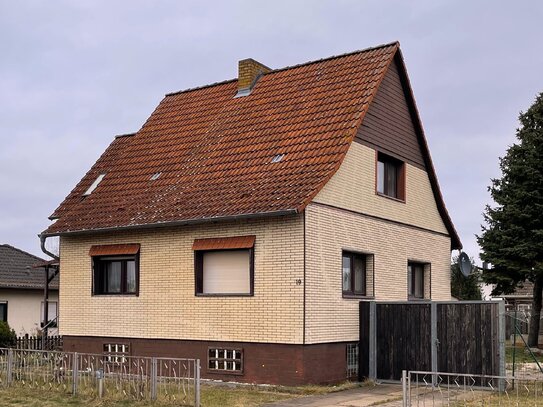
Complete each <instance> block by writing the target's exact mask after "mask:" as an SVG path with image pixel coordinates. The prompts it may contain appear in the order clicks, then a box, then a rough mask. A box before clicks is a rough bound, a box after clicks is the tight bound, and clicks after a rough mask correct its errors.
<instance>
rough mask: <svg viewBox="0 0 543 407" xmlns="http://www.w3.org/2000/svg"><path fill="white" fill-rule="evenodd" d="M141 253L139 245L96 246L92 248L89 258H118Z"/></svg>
mask: <svg viewBox="0 0 543 407" xmlns="http://www.w3.org/2000/svg"><path fill="white" fill-rule="evenodd" d="M139 251H140V245H139V243H130V244H107V245H95V246H91V248H90V250H89V256H118V255H124V254H137V253H138V252H139Z"/></svg>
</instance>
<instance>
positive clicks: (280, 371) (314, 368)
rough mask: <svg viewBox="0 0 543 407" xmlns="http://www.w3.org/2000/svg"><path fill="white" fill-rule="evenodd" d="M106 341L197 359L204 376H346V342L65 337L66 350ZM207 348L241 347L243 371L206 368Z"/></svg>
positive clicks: (320, 379) (294, 381) (330, 379)
mask: <svg viewBox="0 0 543 407" xmlns="http://www.w3.org/2000/svg"><path fill="white" fill-rule="evenodd" d="M105 343H129V344H130V350H131V351H130V353H131V355H132V356H159V357H160V356H162V357H179V358H197V359H200V360H201V364H202V370H201V376H202V378H204V379H214V380H224V381H234V382H244V383H268V384H281V385H287V386H293V385H301V384H309V383H319V384H330V383H338V382H341V381H343V380H345V379H346V370H347V362H346V343H344V342H341V343H326V344H317V345H290V344H285V345H283V344H272V343H250V342H212V341H187V340H171V339H140V338H118V337H116V338H114V337H88V336H64V351H67V352H81V353H102V352H103V345H104V344H105ZM208 347H225V348H242V349H243V363H244V366H243V373H242V374H218V373H214V372H210V371H208V369H207V349H208Z"/></svg>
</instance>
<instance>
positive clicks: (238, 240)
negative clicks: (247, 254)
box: [192, 236, 256, 250]
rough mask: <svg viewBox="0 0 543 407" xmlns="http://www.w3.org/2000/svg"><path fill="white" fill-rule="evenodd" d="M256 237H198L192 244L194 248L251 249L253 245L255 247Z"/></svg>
mask: <svg viewBox="0 0 543 407" xmlns="http://www.w3.org/2000/svg"><path fill="white" fill-rule="evenodd" d="M255 239H256V236H236V237H218V238H211V239H196V240H195V241H194V243H193V244H192V250H227V249H250V248H251V247H254V245H255Z"/></svg>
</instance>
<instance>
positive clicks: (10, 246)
mask: <svg viewBox="0 0 543 407" xmlns="http://www.w3.org/2000/svg"><path fill="white" fill-rule="evenodd" d="M0 247H8V248H10V249H12V250H16V251H18V252H19V253H23V254H26V255H28V256H31V257H34V258H35V259H38V260H41V261H45V259H42V258H41V257H38V256H36V255H35V254H32V253H28V252H26V251H24V250H22V249H19V248H17V247H15V246H12V245H10V244H7V243H3V244H0Z"/></svg>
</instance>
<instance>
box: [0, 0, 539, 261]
mask: <svg viewBox="0 0 543 407" xmlns="http://www.w3.org/2000/svg"><path fill="white" fill-rule="evenodd" d="M542 17H543V2H541V1H537V0H534V1H526V2H523V1H496V0H494V1H436V0H429V1H405V0H403V1H382V0H376V1H361V0H358V1H355V0H352V1H348V0H344V1H341V0H334V1H318V0H314V1H295V0H288V1H279V0H273V1H268V2H257V1H180V0H179V1H134V0H130V1H112V0H109V1H96V0H93V1H82V0H78V1H24V0H20V1H11V0H0V243H9V244H11V245H14V246H17V247H19V248H21V249H24V250H27V251H30V252H32V253H34V254H38V255H41V251H40V249H39V241H38V238H37V234H38V233H39V232H40V231H42V230H44V229H45V228H46V227H47V225H48V223H49V221H48V219H47V217H48V216H49V215H50V214H51V213H52V211H53V210H54V209H55V208H56V207H57V205H58V204H59V203H60V202H61V201H62V200H63V198H64V197H65V196H66V195H67V194H68V193H69V192H70V190H71V189H72V188H73V187H74V186H75V184H76V183H77V182H78V181H79V180H80V179H81V177H82V176H83V174H84V173H85V172H86V171H87V170H88V169H89V168H90V166H91V165H92V164H93V163H94V162H95V161H96V159H97V158H98V156H99V155H100V154H101V153H102V152H103V150H104V149H105V148H106V147H107V145H108V144H109V143H110V142H111V140H112V139H113V137H114V135H116V134H123V133H128V132H133V131H136V130H138V129H139V128H140V127H141V125H142V124H143V122H144V121H145V120H146V119H147V117H148V116H149V115H150V114H151V112H152V111H153V109H154V108H155V107H156V105H157V104H158V102H159V101H160V100H161V99H162V97H163V96H164V94H165V93H167V92H171V91H176V90H180V89H185V88H189V87H194V86H199V85H204V84H208V83H211V82H217V81H222V80H225V79H231V78H234V77H236V76H237V61H238V60H240V59H244V58H249V57H250V58H254V59H256V60H258V61H261V62H262V63H264V64H265V65H268V66H270V67H272V68H278V67H283V66H286V65H293V64H298V63H302V62H305V61H310V60H314V59H319V58H323V57H327V56H331V55H336V54H341V53H344V52H349V51H354V50H357V49H363V48H367V47H371V46H375V45H378V44H383V43H387V42H391V41H396V40H399V41H400V43H401V48H402V51H403V55H404V58H405V61H406V64H407V68H408V71H409V75H410V78H411V83H412V86H413V89H414V92H415V98H416V101H417V104H418V107H419V111H420V114H421V117H422V121H423V124H424V127H425V130H426V135H427V138H428V142H429V145H430V151H431V153H432V156H433V160H434V163H435V166H436V169H437V174H438V178H439V181H440V184H441V189H442V192H443V195H444V197H445V202H446V204H447V206H448V209H449V212H450V214H451V216H452V219H453V221H454V223H455V225H456V228H457V229H458V231H459V233H460V237H461V239H462V241H463V243H464V247H465V251H466V252H467V253H468V254H469V255H470V256H474V257H477V256H478V252H479V249H478V247H477V244H476V241H475V236H474V235H475V234H476V233H479V232H480V225H481V222H482V217H481V213H482V212H483V209H484V205H485V203H488V202H489V194H488V192H487V186H488V185H489V183H490V178H492V177H496V176H499V170H498V157H500V156H503V155H504V153H505V150H506V148H507V146H508V145H510V144H511V143H512V142H514V140H515V138H514V137H515V129H516V127H517V123H518V122H517V117H518V114H519V112H520V111H521V110H526V109H527V108H528V107H529V106H530V104H531V103H532V102H533V100H534V98H535V96H536V94H537V93H538V92H541V91H543V74H542V73H543V49H542V48H543V46H542V37H543V30H542V22H541V21H542V20H541V18H542Z"/></svg>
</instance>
